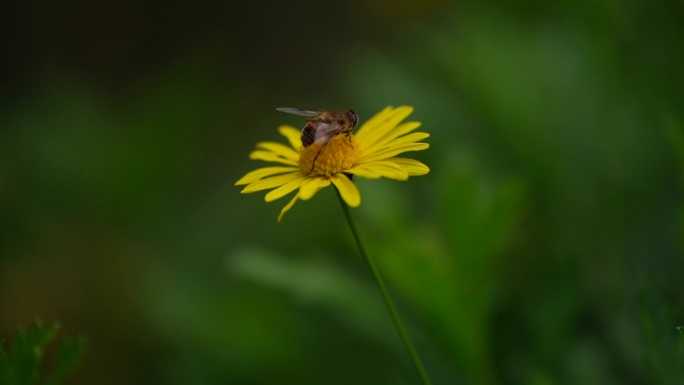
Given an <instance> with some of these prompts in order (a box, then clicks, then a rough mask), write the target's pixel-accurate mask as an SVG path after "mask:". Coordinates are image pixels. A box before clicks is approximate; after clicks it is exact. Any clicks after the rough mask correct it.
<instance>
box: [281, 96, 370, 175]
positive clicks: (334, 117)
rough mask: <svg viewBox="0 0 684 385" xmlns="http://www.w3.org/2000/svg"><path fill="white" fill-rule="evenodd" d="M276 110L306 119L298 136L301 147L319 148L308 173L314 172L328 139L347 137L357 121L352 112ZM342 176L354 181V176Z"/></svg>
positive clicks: (296, 109)
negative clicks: (312, 146) (340, 136)
mask: <svg viewBox="0 0 684 385" xmlns="http://www.w3.org/2000/svg"><path fill="white" fill-rule="evenodd" d="M276 110H278V111H280V112H285V113H287V114H295V115H300V116H305V117H307V118H308V119H307V122H306V124H305V125H304V128H303V129H302V135H301V136H300V139H301V140H302V147H309V146H311V145H312V144H316V145H317V146H319V149H318V152H317V153H316V157H315V158H314V160H313V162H312V164H311V170H310V171H309V172H310V173H311V172H313V170H314V166H315V165H316V160H317V159H318V156H319V155H320V154H321V150H323V147H324V146H325V145H326V144H328V142H329V141H330V139H332V138H333V137H335V136H337V135H345V136H346V137H349V136H350V135H351V132H352V130H353V129H354V127H356V124H357V123H358V121H359V117H358V116H357V115H356V113H355V112H354V111H352V110H334V111H310V110H301V109H298V108H287V107H281V108H276ZM344 174H345V175H347V177H349V179H351V180H354V175H352V174H348V173H344Z"/></svg>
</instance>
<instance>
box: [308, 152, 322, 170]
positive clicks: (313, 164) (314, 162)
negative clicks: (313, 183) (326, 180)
mask: <svg viewBox="0 0 684 385" xmlns="http://www.w3.org/2000/svg"><path fill="white" fill-rule="evenodd" d="M319 155H321V151H320V150H319V151H318V153H317V154H316V157H315V158H314V160H313V162H311V170H309V175H311V173H312V172H313V170H314V167H316V160H318V156H319Z"/></svg>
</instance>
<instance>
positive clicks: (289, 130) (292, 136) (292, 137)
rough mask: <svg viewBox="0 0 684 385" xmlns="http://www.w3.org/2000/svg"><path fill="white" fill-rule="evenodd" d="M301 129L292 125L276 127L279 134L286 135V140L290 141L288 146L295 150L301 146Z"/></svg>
mask: <svg viewBox="0 0 684 385" xmlns="http://www.w3.org/2000/svg"><path fill="white" fill-rule="evenodd" d="M301 131H302V130H298V129H296V128H294V127H292V126H280V127H278V132H280V135H282V136H284V137H286V138H287V141H288V142H290V146H292V148H294V149H295V150H297V151H299V148H300V147H302V139H301V137H302V132H301Z"/></svg>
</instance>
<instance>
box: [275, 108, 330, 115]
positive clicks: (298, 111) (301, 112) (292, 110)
mask: <svg viewBox="0 0 684 385" xmlns="http://www.w3.org/2000/svg"><path fill="white" fill-rule="evenodd" d="M276 110H278V111H280V112H284V113H286V114H294V115H301V116H307V117H314V116H318V115H320V114H321V112H320V111H310V110H302V109H299V108H289V107H280V108H276Z"/></svg>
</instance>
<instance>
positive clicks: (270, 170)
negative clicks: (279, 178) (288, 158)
mask: <svg viewBox="0 0 684 385" xmlns="http://www.w3.org/2000/svg"><path fill="white" fill-rule="evenodd" d="M297 170H298V168H297V167H262V168H258V169H256V170H254V171H250V172H248V173H247V175H245V176H243V177H242V178H240V180H238V181H237V182H235V185H236V186H239V185H242V184H248V183H252V182H254V181H255V180H259V179H261V178H264V177H267V176H271V175H276V174H282V173H285V172H292V171H297Z"/></svg>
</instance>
